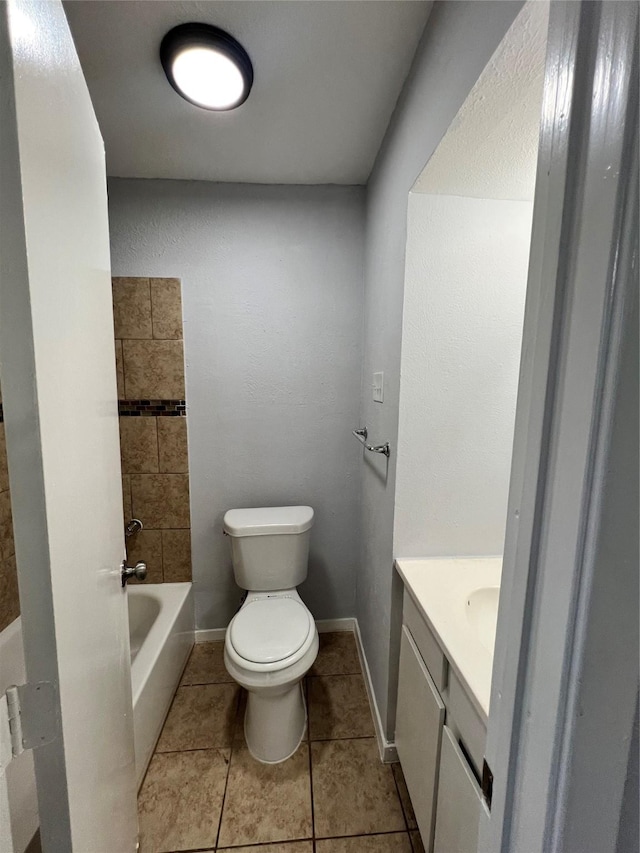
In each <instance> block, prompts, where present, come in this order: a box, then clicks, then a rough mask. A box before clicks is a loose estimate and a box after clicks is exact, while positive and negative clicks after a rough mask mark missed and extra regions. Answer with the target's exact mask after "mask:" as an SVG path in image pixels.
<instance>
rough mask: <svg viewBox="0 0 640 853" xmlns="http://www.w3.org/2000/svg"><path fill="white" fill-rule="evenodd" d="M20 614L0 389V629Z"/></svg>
mask: <svg viewBox="0 0 640 853" xmlns="http://www.w3.org/2000/svg"><path fill="white" fill-rule="evenodd" d="M19 615H20V599H19V598H18V574H17V569H16V549H15V546H14V544H13V519H12V516H11V493H10V491H9V470H8V467H7V447H6V442H5V436H4V419H3V416H2V393H1V392H0V631H2V630H3V629H4V628H6V627H7V625H9V624H10V623H11V622H13V620H14V619H17V618H18V616H19Z"/></svg>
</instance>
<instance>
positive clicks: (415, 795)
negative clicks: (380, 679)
mask: <svg viewBox="0 0 640 853" xmlns="http://www.w3.org/2000/svg"><path fill="white" fill-rule="evenodd" d="M444 713H445V709H444V703H443V701H442V699H441V698H440V694H439V693H438V691H437V689H436V686H435V684H434V683H433V679H432V678H431V676H430V675H429V671H428V670H427V667H426V666H425V664H424V661H423V660H422V657H421V655H420V652H419V651H418V648H417V646H416V644H415V643H414V641H413V638H412V637H411V634H410V633H409V631H408V630H407V628H406V626H403V627H402V640H401V644H400V670H399V673H398V707H397V711H396V747H397V750H398V757H399V759H400V764H401V765H402V772H403V773H404V777H405V779H406V781H407V786H408V788H409V791H410V792H411V802H412V803H413V810H414V812H415V815H416V820H417V822H418V828H419V829H420V834H421V835H422V838H423V843H424V845H425V849H426V850H429V849H430V847H431V837H432V835H433V825H434V823H433V818H434V813H435V802H436V791H437V781H438V762H439V760H440V739H441V737H442V726H443V723H444Z"/></svg>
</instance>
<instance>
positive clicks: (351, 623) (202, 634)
mask: <svg viewBox="0 0 640 853" xmlns="http://www.w3.org/2000/svg"><path fill="white" fill-rule="evenodd" d="M355 624H356V620H355V619H354V618H353V617H347V618H345V619H316V628H317V629H318V634H326V633H328V632H329V631H351V633H355ZM226 631H227V629H226V628H197V629H196V631H195V642H196V643H215V642H216V641H217V640H224V635H225V634H226Z"/></svg>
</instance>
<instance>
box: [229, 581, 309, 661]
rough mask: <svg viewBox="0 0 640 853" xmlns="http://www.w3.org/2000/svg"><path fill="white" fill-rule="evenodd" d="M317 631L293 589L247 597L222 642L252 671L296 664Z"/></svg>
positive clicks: (306, 650)
mask: <svg viewBox="0 0 640 853" xmlns="http://www.w3.org/2000/svg"><path fill="white" fill-rule="evenodd" d="M315 635H316V626H315V622H314V619H313V617H312V615H311V613H310V612H309V610H307V608H306V607H305V605H304V603H303V602H302V600H301V599H300V598H299V596H298V595H297V593H295V592H283V593H279V594H277V593H276V594H273V593H271V594H262V595H260V596H256V597H253V596H252V597H250V598H248V599H247V601H245V603H244V604H243V606H242V607H241V608H240V611H239V612H238V613H237V614H236V615H235V616H234V617H233V619H232V620H231V622H230V624H229V627H228V629H227V634H226V642H225V646H226V649H227V652H228V654H229V657H230V658H231V659H232V660H233V661H234V663H235V664H236V665H237V666H239V667H242V668H243V669H246V670H251V671H253V672H274V671H277V670H283V669H286V668H288V667H290V666H293V665H294V664H296V663H297V662H298V661H299V660H300V659H301V658H303V657H304V656H305V655H306V653H307V652H308V651H309V649H310V647H311V646H312V644H313V640H314V638H315Z"/></svg>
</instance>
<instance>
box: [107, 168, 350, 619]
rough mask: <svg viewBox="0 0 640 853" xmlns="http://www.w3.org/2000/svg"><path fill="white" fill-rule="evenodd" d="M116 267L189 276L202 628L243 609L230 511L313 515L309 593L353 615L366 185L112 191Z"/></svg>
mask: <svg viewBox="0 0 640 853" xmlns="http://www.w3.org/2000/svg"><path fill="white" fill-rule="evenodd" d="M109 204H110V223H111V252H112V265H113V274H114V275H120V276H135V275H141V276H178V277H180V278H181V279H182V289H183V312H184V337H185V358H186V379H187V403H188V430H189V457H190V460H189V461H190V471H191V513H192V536H193V545H192V548H193V578H194V585H195V596H196V624H197V627H199V628H219V627H223V626H226V624H227V622H228V621H229V618H230V617H231V616H232V615H233V613H234V611H235V609H236V607H237V604H238V596H239V592H238V588H237V587H236V586H235V583H234V580H233V575H232V570H231V561H230V556H229V546H228V541H227V540H226V538H225V537H223V536H222V516H223V514H224V512H225V510H226V509H229V508H231V507H244V506H261V505H269V504H271V505H278V504H298V503H305V504H310V505H311V506H313V507H314V509H315V511H316V521H315V526H314V529H313V533H312V537H311V558H310V570H309V577H308V580H307V581H306V582H305V584H304V585H303V586H302V587H301V593H302V595H303V597H304V599H305V601H306V602H307V604H308V605H309V607H310V609H311V610H312V612H313V614H314V616H316V618H328V617H331V618H335V617H341V616H353V613H354V610H355V573H356V567H357V561H358V556H359V550H360V539H359V522H360V518H359V512H358V499H359V494H358V493H359V479H358V470H359V465H360V459H359V453H358V449H357V445H356V443H355V441H354V439H353V438H352V436H351V430H352V429H353V428H354V427H355V426H356V425H357V422H358V406H359V392H360V377H361V359H362V351H361V340H362V305H363V263H364V262H363V251H364V189H363V188H361V187H300V186H287V187H281V186H270V187H267V186H257V185H251V184H213V183H206V182H183V181H148V180H147V181H145V180H118V179H113V180H111V181H110V182H109Z"/></svg>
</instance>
